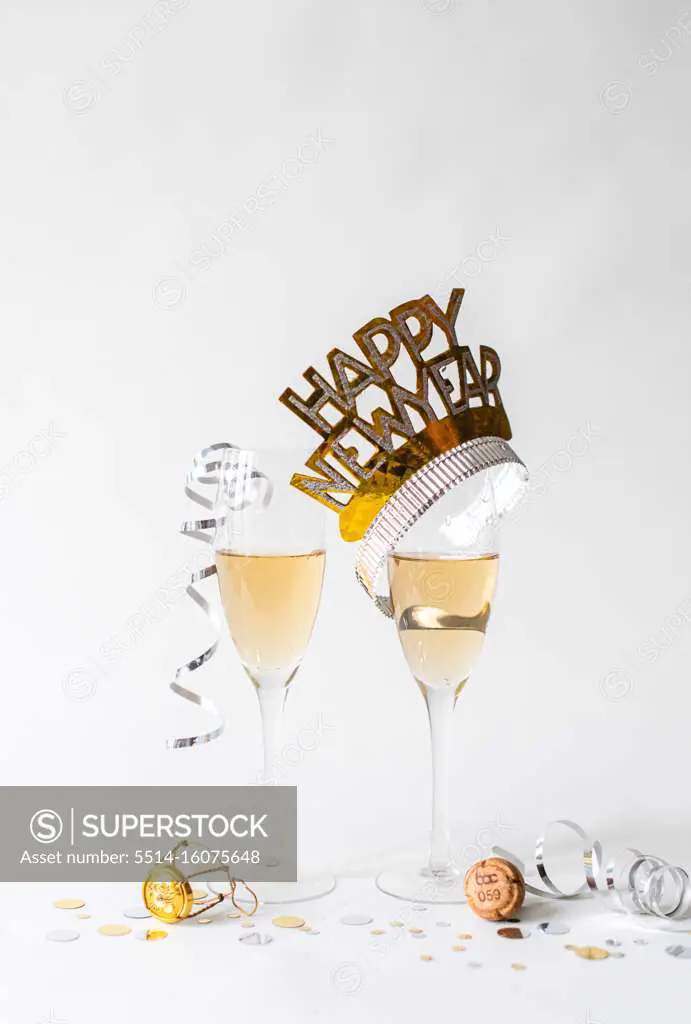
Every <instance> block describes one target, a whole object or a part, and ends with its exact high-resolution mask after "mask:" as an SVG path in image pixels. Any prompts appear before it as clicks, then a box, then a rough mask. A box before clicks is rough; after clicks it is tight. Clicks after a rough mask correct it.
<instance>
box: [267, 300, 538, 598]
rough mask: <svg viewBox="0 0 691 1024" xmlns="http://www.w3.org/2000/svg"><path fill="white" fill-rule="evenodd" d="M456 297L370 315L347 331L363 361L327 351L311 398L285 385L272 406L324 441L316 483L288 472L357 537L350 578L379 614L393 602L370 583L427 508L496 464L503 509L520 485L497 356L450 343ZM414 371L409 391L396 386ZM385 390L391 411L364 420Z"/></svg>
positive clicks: (522, 471) (311, 465)
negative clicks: (326, 372)
mask: <svg viewBox="0 0 691 1024" xmlns="http://www.w3.org/2000/svg"><path fill="white" fill-rule="evenodd" d="M464 294H465V290H464V289H463V288H454V289H453V291H452V292H451V296H450V298H449V304H448V307H447V309H446V311H444V310H442V309H441V308H440V307H439V306H438V305H437V303H436V302H435V301H434V299H433V298H432V297H431V296H429V295H423V296H422V298H420V299H413V300H412V301H409V302H404V303H403V304H402V305H400V306H396V308H395V309H392V310H391V312H390V313H389V317H388V319H387V318H385V317H375V318H374V319H373V320H370V321H369V323H367V324H365V325H364V327H361V328H360V329H359V330H358V331H356V332H355V334H354V335H353V338H354V340H355V343H356V345H357V346H358V348H359V349H360V352H361V354H362V355H363V356H364V358H365V360H366V361H364V362H363V361H362V360H361V359H357V358H355V357H354V356H352V355H349V354H348V353H346V352H343V351H341V349H338V348H334V349H332V350H331V351H330V352H329V353H328V355H327V360H328V364H329V368H330V371H331V378H332V379H331V380H327V379H326V378H325V377H323V376H322V375H321V374H320V373H318V372H317V370H315V369H314V367H312V366H310V367H309V368H308V369H307V370H306V371H305V373H304V374H303V376H304V378H305V380H306V381H307V383H308V384H309V385H310V386H311V389H312V390H311V392H310V393H309V394H308V395H307V396H306V397H305V398H303V397H301V396H300V395H299V394H298V393H297V392H296V391H294V390H293V389H292V388H288V389H287V390H286V391H284V392H283V394H282V395H281V398H280V401H281V402H282V403H283V404H284V405H285V406H287V407H288V408H289V409H291V410H292V412H294V413H295V415H297V416H299V417H300V419H302V420H304V422H305V423H307V424H308V426H310V427H311V428H312V429H313V430H315V431H316V432H317V433H318V434H319V435H320V436H321V437H322V439H323V440H322V442H321V443H320V444H319V445H318V446H317V448H316V449H315V450H314V452H313V453H312V454H311V455H310V457H309V458H308V459H307V460H306V463H305V465H306V467H307V468H308V469H310V470H312V472H313V473H314V474H316V475H315V476H308V475H306V474H304V473H295V474H294V476H293V477H292V481H291V482H292V484H293V485H294V486H295V487H297V488H298V489H299V490H301V491H304V493H305V494H308V495H309V496H310V497H312V498H314V499H316V500H317V501H320V502H322V503H323V504H324V505H326V506H328V507H329V508H331V509H334V510H335V511H336V512H338V514H339V520H340V531H341V536H342V537H343V538H344V540H347V541H353V540H363V544H362V546H361V549H360V552H359V555H358V560H357V568H356V571H357V576H358V579H359V581H360V582H361V583H362V585H363V586H364V587H365V589H366V590H367V592H368V593H369V595H370V596H371V597H373V598H375V599H376V600H377V604H378V605H379V607H380V608H381V610H382V611H384V612H385V613H386V614H390V605H389V602H388V599H387V598H385V597H384V598H381V597H380V598H376V584H377V577H378V576H379V573H380V571H381V569H382V568H383V565H384V563H385V560H386V556H387V554H388V552H389V551H391V550H392V549H393V547H394V546H395V545H396V543H397V542H398V540H400V538H401V537H402V536H403V535H404V534H405V533H406V531H407V530H408V529H410V527H411V526H412V525H413V524H414V523H415V522H416V521H417V520H418V519H419V518H420V516H422V515H423V514H424V513H425V512H426V511H427V509H429V508H430V507H431V506H432V505H433V504H434V503H435V502H436V501H438V500H439V498H441V497H442V496H443V495H444V494H446V493H447V492H448V491H449V490H451V489H452V488H453V487H456V486H457V485H458V484H460V483H462V482H463V481H464V480H467V479H468V478H469V477H470V476H473V475H474V474H475V473H477V472H479V471H480V470H483V469H486V470H493V469H495V468H497V469H498V470H501V472H498V473H497V474H496V475H495V480H494V483H495V494H496V504H497V511H498V512H499V513H501V512H504V511H506V509H507V508H508V507H510V505H511V504H512V503H513V501H514V500H515V497H516V494H517V492H518V490H519V488H520V486H521V485H522V484H523V483H524V482H525V480H526V479H527V470H526V468H525V466H524V464H523V462H521V460H520V459H519V458H518V456H517V455H516V453H515V452H514V451H513V450H512V448H511V447H510V446H509V445H508V444H507V441H509V440H510V438H511V427H510V425H509V420H508V417H507V415H506V412H505V410H504V406H503V403H502V400H501V395H500V393H499V386H498V385H499V377H500V374H501V362H500V359H499V356H498V355H497V353H496V352H495V350H494V349H493V348H490V347H489V346H487V345H481V346H480V362H479V366H478V364H477V363H476V362H475V359H474V358H473V355H472V353H471V351H470V349H469V348H468V346H467V345H459V343H458V339H457V337H456V320H457V317H458V313H459V310H460V308H461V303H462V301H463V296H464ZM436 329H438V330H436ZM439 341H441V343H442V344H441V347H440V345H439ZM406 357H407V358H406ZM399 360H400V361H399ZM411 370H412V371H413V373H414V384H413V386H412V388H409V387H406V386H404V384H403V383H402V381H403V378H404V375H406V376H407V377H410V374H411ZM382 394H383V396H385V397H386V399H387V400H388V404H389V406H390V408H389V409H388V410H387V409H384V408H382V407H381V406H380V405H375V407H374V408H373V409H372V410H371V413H370V414H369V419H368V418H366V417H367V412H366V410H365V404H366V403H365V396H367V397H368V398H370V399H371V398H375V400H378V401H381V398H382ZM369 404H370V406H371V405H372V404H373V403H372V402H371V401H370V403H369ZM327 414H328V415H327ZM413 416H414V417H415V420H416V421H417V422H418V423H420V422H421V423H422V426H421V427H416V425H415V423H414V421H413ZM339 498H341V500H339Z"/></svg>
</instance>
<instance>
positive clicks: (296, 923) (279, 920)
mask: <svg viewBox="0 0 691 1024" xmlns="http://www.w3.org/2000/svg"><path fill="white" fill-rule="evenodd" d="M271 923H272V924H275V925H276V927H277V928H302V927H303V926H304V925H306V924H307V922H306V921H305V919H304V917H293V916H292V914H281V915H279V917H275V918H274V919H273V921H272V922H271Z"/></svg>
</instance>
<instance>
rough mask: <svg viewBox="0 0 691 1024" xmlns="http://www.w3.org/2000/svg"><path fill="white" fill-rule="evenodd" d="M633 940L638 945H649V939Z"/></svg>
mask: <svg viewBox="0 0 691 1024" xmlns="http://www.w3.org/2000/svg"><path fill="white" fill-rule="evenodd" d="M633 941H634V942H635V944H636V945H637V946H647V945H648V940H647V939H634V940H633Z"/></svg>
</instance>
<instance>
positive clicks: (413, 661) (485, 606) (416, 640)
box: [389, 554, 499, 693]
mask: <svg viewBox="0 0 691 1024" xmlns="http://www.w3.org/2000/svg"><path fill="white" fill-rule="evenodd" d="M498 569H499V557H498V556H497V555H483V556H481V557H478V558H447V557H440V556H434V555H426V554H421V555H417V554H410V555H408V554H400V555H391V556H390V559H389V582H390V585H391V598H392V601H393V607H394V617H395V622H396V628H397V629H398V635H399V638H400V641H401V646H402V647H403V653H404V654H405V657H406V660H407V662H408V665H409V667H410V670H411V672H412V673H413V675H414V676H415V679H416V680H417V682H418V684H419V685H420V686H421V687H422V688H423V689H424V688H426V687H431V688H436V687H440V686H448V685H451V686H453V687H454V688H455V689H456V693H460V690H461V688H462V687H463V684H464V683H465V682H466V680H467V679H468V676H469V675H470V673H471V671H472V669H473V666H474V665H475V662H476V661H477V659H478V658H479V656H480V653H481V651H482V647H483V645H484V642H485V629H486V626H487V621H488V619H489V615H490V611H491V606H492V600H493V598H494V590H495V587H496V583H497V572H498Z"/></svg>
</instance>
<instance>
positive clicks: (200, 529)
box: [166, 441, 272, 750]
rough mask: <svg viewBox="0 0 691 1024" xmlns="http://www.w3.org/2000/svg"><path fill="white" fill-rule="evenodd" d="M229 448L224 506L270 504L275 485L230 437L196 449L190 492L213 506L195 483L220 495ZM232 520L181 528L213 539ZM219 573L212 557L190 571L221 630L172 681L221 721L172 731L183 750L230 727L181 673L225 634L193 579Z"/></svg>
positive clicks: (174, 746)
mask: <svg viewBox="0 0 691 1024" xmlns="http://www.w3.org/2000/svg"><path fill="white" fill-rule="evenodd" d="M229 451H236V452H238V456H239V457H238V461H237V465H236V466H235V467H233V472H232V473H230V474H229V475H228V477H227V478H226V479H225V480H224V481H223V483H224V485H225V493H224V495H223V503H224V508H227V509H228V511H231V512H240V511H242V510H243V509H245V508H247V507H248V506H249V505H251V504H252V503H253V502H254V501H256V500H257V498H261V502H262V504H264V505H267V504H268V503H269V501H270V500H271V493H272V487H271V484H270V482H269V481H268V479H267V478H266V477H265V476H264V474H263V473H260V472H259V471H258V470H256V469H252V470H250V471H247V470H246V469H245V468H244V464H243V461H242V459H241V457H240V456H241V455H242V450H241V449H240V448H238V447H237V445H234V444H231V443H230V442H229V441H219V442H216V443H215V444H211V445H208V446H207V447H206V448H202V450H201V451H200V452H199V453H198V454H197V455H195V457H194V459H193V461H192V469H191V470H190V471H189V472H188V473H187V474H186V476H185V494H186V495H187V497H188V498H191V500H192V501H194V502H196V504H197V505H201V506H202V507H203V508H206V509H208V510H209V511H214V509H215V507H216V506H215V502H214V501H212V500H211V499H209V498H206V497H205V496H204V495H203V494H201V493H200V492H199V491H198V490H196V488H197V487H198V486H200V485H201V486H213V487H215V489H216V490H215V495H214V496H216V494H217V493H218V488H219V484H220V483H221V477H222V470H223V466H224V464H225V462H226V456H227V453H228V452H229ZM248 480H250V481H257V482H258V481H259V480H261V481H262V482H263V483H265V484H266V486H265V487H263V488H258V487H256V486H255V487H253V488H252V489H249V490H248V487H247V481H248ZM226 520H227V516H225V515H223V516H219V515H215V516H211V517H209V518H208V519H187V520H185V522H183V523H182V524H181V526H180V529H179V532H180V533H182V534H184V535H185V536H186V537H194V538H195V539H196V540H200V541H202V542H203V543H204V544H213V542H214V535H215V532H216V530H217V529H218V528H219V527H221V526H223V525H224V524H225V522H226ZM215 575H216V564H215V562H213V561H212V562H210V563H209V564H208V565H205V566H202V568H201V569H196V570H195V571H194V572H192V573H191V574H190V578H189V582H188V584H187V586H186V587H185V590H186V592H187V594H188V596H189V597H190V598H191V599H192V600H193V601H194V603H195V604H196V605H197V606H198V607H199V608H201V609H202V611H203V612H204V613H205V614H206V615H207V616H208V617H209V620H210V621H211V625H212V626H213V628H214V632H215V634H216V636H215V639H214V641H213V643H212V644H210V646H209V647H207V648H206V650H204V651H202V652H201V654H198V655H197V657H196V658H192V659H191V661H186V662H185V663H184V664H183V665H180V666H178V668H176V670H175V678H174V680H173V682H172V683H171V684H170V689H171V690H172V691H173V693H175V694H177V696H178V697H182V698H183V700H187V701H189V702H190V703H191V704H196V705H197V706H198V707H200V708H202V710H203V711H206V712H208V714H210V715H213V717H214V718H215V719H216V721H217V723H218V724H217V725H216V726H215V727H214V728H213V729H210V730H209V731H208V732H203V733H199V734H197V735H193V736H171V737H170V738H169V739H168V740H167V742H166V746H167V748H168V749H169V750H180V749H181V748H182V747H194V746H197V744H199V743H210V742H211V740H215V739H217V738H218V737H219V736H220V735H221V733H222V732H223V730H224V729H225V720H224V718H223V715H222V714H221V712H220V711H219V709H218V708H217V707H216V705H215V704H214V702H213V701H212V700H210V699H209V698H208V697H204V696H202V695H201V694H199V693H196V692H195V691H194V690H190V689H188V688H187V687H186V686H183V685H182V684H181V683H180V682H179V680H180V679H181V678H182V676H186V675H189V674H190V673H192V672H196V671H197V670H198V669H200V668H201V667H202V665H206V663H207V661H210V660H211V658H213V656H214V654H215V653H216V650H217V649H218V642H219V638H220V635H221V630H222V628H223V624H222V622H221V618H220V616H219V614H218V612H217V611H216V609H215V608H214V607H213V605H211V604H210V603H209V602H208V601H207V600H206V598H205V597H203V596H202V594H200V593H199V591H198V590H196V589H195V586H194V584H196V583H200V582H201V581H202V580H206V579H208V578H209V577H210V576H215Z"/></svg>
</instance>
